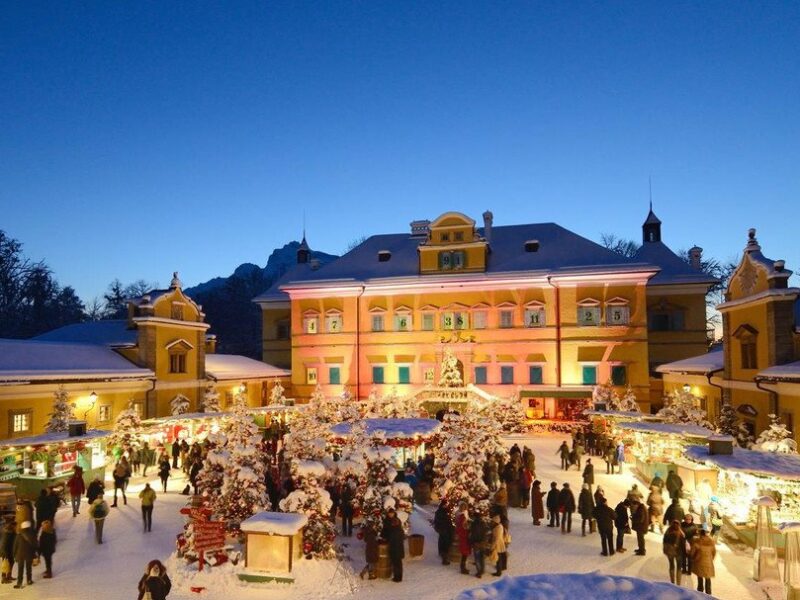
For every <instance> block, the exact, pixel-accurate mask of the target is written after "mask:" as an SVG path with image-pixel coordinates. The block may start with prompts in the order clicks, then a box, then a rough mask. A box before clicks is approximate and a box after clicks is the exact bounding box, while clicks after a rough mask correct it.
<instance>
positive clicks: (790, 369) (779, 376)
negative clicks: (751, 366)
mask: <svg viewBox="0 0 800 600" xmlns="http://www.w3.org/2000/svg"><path fill="white" fill-rule="evenodd" d="M757 377H759V378H763V379H775V380H787V381H800V360H798V361H796V362H791V363H787V364H785V365H776V366H774V367H770V368H768V369H764V370H763V371H759V372H758V375H757Z"/></svg>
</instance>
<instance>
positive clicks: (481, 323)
mask: <svg viewBox="0 0 800 600" xmlns="http://www.w3.org/2000/svg"><path fill="white" fill-rule="evenodd" d="M486 314H487V313H486V311H485V310H476V311H475V312H474V313H472V327H473V328H474V329H486V321H487V319H486Z"/></svg>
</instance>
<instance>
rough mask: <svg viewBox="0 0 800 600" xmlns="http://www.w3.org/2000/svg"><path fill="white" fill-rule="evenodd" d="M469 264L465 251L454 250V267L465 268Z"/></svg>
mask: <svg viewBox="0 0 800 600" xmlns="http://www.w3.org/2000/svg"><path fill="white" fill-rule="evenodd" d="M466 264H467V255H466V254H464V253H463V252H453V268H454V269H463V268H464V267H465V266H466Z"/></svg>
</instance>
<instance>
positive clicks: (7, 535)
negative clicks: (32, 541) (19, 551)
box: [0, 521, 17, 583]
mask: <svg viewBox="0 0 800 600" xmlns="http://www.w3.org/2000/svg"><path fill="white" fill-rule="evenodd" d="M16 537H17V529H16V527H14V522H13V521H8V522H6V524H5V525H3V532H2V537H1V538H0V562H2V561H3V559H5V560H7V561H8V572H7V573H3V579H2V582H3V583H11V581H12V578H11V572H12V571H13V570H14V540H15V539H16Z"/></svg>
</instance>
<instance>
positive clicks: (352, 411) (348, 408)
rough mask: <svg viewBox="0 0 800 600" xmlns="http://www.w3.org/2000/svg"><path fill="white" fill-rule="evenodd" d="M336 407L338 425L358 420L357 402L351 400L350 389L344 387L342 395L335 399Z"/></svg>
mask: <svg viewBox="0 0 800 600" xmlns="http://www.w3.org/2000/svg"><path fill="white" fill-rule="evenodd" d="M336 403H337V404H338V405H339V406H338V418H339V421H338V422H339V423H352V422H353V421H357V420H358V419H359V416H360V415H359V414H358V402H356V401H355V400H353V394H351V393H350V388H348V387H347V386H345V388H344V389H343V390H342V393H341V394H340V395H339V396H337V397H336Z"/></svg>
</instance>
